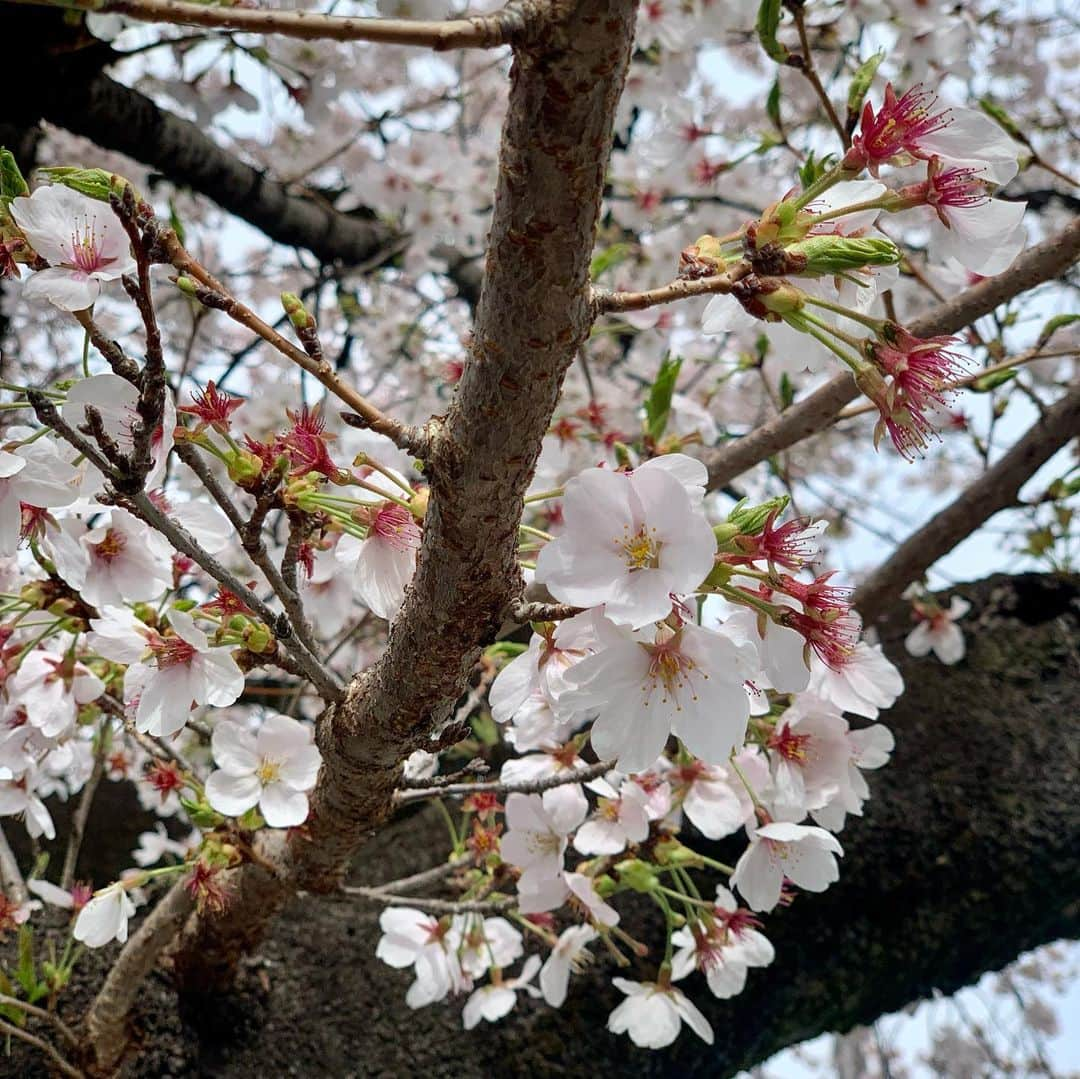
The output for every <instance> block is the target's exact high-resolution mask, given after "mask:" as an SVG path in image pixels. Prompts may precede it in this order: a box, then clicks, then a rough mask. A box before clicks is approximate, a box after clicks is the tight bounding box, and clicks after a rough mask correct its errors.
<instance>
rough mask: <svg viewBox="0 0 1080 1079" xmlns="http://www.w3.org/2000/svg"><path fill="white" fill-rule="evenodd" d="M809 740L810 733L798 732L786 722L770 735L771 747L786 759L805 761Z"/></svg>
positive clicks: (769, 744)
mask: <svg viewBox="0 0 1080 1079" xmlns="http://www.w3.org/2000/svg"><path fill="white" fill-rule="evenodd" d="M809 741H810V735H808V734H796V733H795V732H794V731H793V730H792V729H791V727H790V726H788V725H787V724H785V725H784V726H783V727H782V728H780V729H779V730H775V731H773V733H772V734H770V735H769V741H768V746H769V749H774V750H776V752H777V753H779V754H780V756H781V757H783V758H784V760H788V761H799V762H803V761H805V760H806V755H807V754H806V743H807V742H809Z"/></svg>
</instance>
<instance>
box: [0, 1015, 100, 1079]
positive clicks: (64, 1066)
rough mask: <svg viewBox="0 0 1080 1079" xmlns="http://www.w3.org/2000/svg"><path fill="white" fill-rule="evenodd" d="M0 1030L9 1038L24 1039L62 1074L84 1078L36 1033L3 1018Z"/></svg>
mask: <svg viewBox="0 0 1080 1079" xmlns="http://www.w3.org/2000/svg"><path fill="white" fill-rule="evenodd" d="M0 1032H3V1033H4V1034H7V1035H8V1036H9V1037H11V1038H18V1039H19V1041H24V1042H26V1044H27V1045H32V1046H33V1047H34V1048H35V1049H40V1050H41V1051H42V1052H43V1053H44V1054H45V1055H46V1056H47V1057H48V1058H49V1059H50V1060H51V1061H52V1062H53V1064H55V1065H56V1067H57V1068H58V1069H59V1070H60V1071H61V1072H62V1073H63V1074H64V1075H68V1076H70V1077H71V1079H86V1075H85V1073H83V1072H81V1071H79V1069H78V1068H76V1067H74V1066H72V1065H71V1064H69V1063H68V1062H67V1061H66V1060H65V1059H64V1058H63V1057H62V1056H61V1055H60V1053H59V1052H58V1051H57V1050H56V1047H55V1046H52V1045H50V1044H49V1043H48V1042H47V1041H45V1040H44V1039H43V1038H39V1037H38V1036H37V1035H36V1034H31V1033H30V1031H28V1030H23V1029H22V1027H17V1026H15V1024H14V1023H9V1022H7V1020H5V1019H0Z"/></svg>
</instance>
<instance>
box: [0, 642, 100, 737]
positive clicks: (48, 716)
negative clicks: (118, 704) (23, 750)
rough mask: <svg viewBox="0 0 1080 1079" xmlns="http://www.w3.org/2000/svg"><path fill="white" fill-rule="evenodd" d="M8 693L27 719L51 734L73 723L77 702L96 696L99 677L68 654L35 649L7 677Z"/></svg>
mask: <svg viewBox="0 0 1080 1079" xmlns="http://www.w3.org/2000/svg"><path fill="white" fill-rule="evenodd" d="M7 687H8V697H9V699H11V700H18V701H19V702H20V703H21V704H22V706H23V707H24V708H25V709H26V715H27V718H28V721H29V722H30V724H32V725H33V726H35V727H37V728H38V729H39V730H40V731H41V733H42V734H44V735H47V736H48V737H50V738H54V737H56V736H57V735H59V734H61V733H62V732H63V731H65V730H67V729H68V728H69V727H72V726H74V724H75V720H76V718H77V716H78V711H79V707H80V705H83V704H88V703H89V702H90V701H94V700H97V698H98V697H100V696H101V694H102V693H103V692H104V690H105V686H104V684H103V683H102V681H101V679H100V678H98V677H97V676H96V675H95V674H92V673H91V672H90V671H89V670H88V669H87V668H86V667H85V666H84V665H83V664H82V663H79V662H78V661H77V660H75V659H74V658H73V657H72V656H71V655H63V654H61V653H58V652H50V651H47V650H45V649H35V650H34V651H33V652H30V653H28V654H27V655H26V656H25V657H24V658H23V661H22V663H21V664H19V669H18V670H17V671H16V672H15V674H14V675H13V676H12V677H11V678H10V679H9V681H8V684H7Z"/></svg>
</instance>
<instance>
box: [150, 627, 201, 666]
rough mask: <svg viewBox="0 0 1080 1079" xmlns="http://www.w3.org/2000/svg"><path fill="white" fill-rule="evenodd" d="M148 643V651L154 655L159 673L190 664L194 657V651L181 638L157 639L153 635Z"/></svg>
mask: <svg viewBox="0 0 1080 1079" xmlns="http://www.w3.org/2000/svg"><path fill="white" fill-rule="evenodd" d="M149 643H150V651H151V652H153V653H154V657H155V659H157V665H158V670H160V671H165V670H168V669H169V668H170V667H179V666H180V665H181V664H187V663H190V662H191V660H192V658H193V657H194V656H195V649H194V648H193V647H192V646H191V645H190V644H188V643H187V641H185V640H184V639H183V638H182V637H158V636H156V635H155V636H153V637H151V638H150V642H149Z"/></svg>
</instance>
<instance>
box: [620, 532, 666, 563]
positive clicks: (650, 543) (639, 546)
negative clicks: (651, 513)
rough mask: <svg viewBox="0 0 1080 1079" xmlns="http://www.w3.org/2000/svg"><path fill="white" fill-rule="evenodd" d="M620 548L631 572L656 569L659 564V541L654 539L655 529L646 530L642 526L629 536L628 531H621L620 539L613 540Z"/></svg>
mask: <svg viewBox="0 0 1080 1079" xmlns="http://www.w3.org/2000/svg"><path fill="white" fill-rule="evenodd" d="M615 543H616V544H617V545H618V546H619V547H621V548H622V551H623V556H624V557H625V558H626V564H627V565H628V566H629V567H630V569H631V570H636V569H656V567H657V566H658V565H659V564H660V547H661V546H662V545H661V543H660V541H659V540H658V539H657V538H656V529H655V528H652V529H647V528H646V527H645V525H642V526H641V527H640V528H639V529H638V530H637V531H636V532H635V533H633V534H632V535H631V533H630V529H629V528H625V529H624V530H623V537H622V539H617V540H615Z"/></svg>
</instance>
